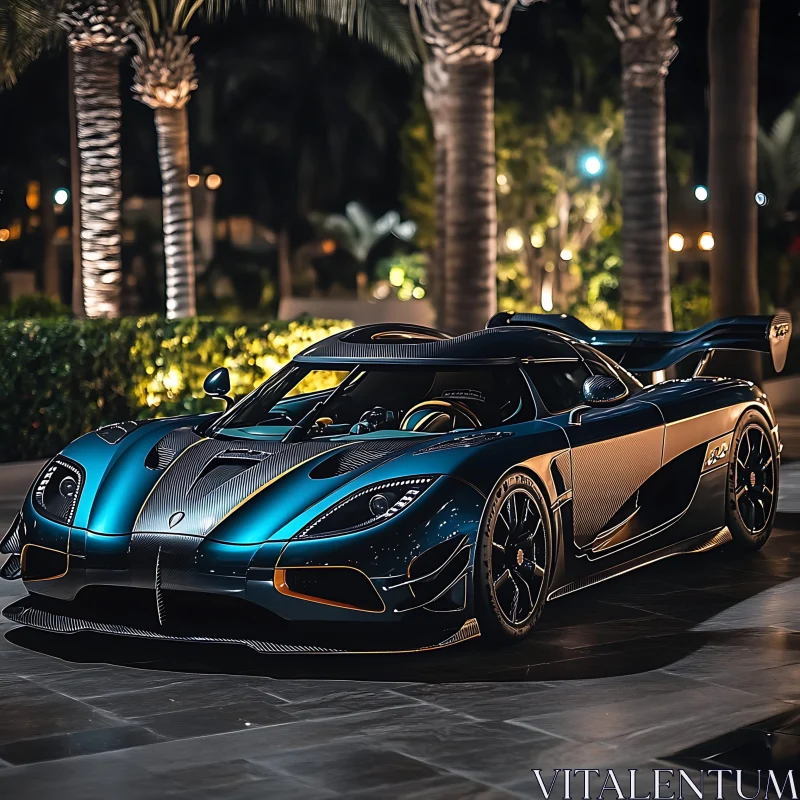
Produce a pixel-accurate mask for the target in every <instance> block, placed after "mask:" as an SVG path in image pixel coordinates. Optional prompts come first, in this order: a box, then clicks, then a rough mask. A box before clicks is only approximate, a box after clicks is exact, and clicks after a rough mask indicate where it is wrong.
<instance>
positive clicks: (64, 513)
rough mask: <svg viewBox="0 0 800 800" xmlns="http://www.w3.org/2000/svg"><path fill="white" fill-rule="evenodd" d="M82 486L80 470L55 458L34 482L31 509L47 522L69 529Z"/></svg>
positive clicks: (72, 464)
mask: <svg viewBox="0 0 800 800" xmlns="http://www.w3.org/2000/svg"><path fill="white" fill-rule="evenodd" d="M83 482H84V476H83V469H82V468H81V467H79V466H78V465H77V464H75V463H74V462H72V461H69V460H67V459H66V458H64V457H63V456H56V457H55V458H54V459H53V460H52V461H51V462H50V463H49V464H48V465H47V467H46V468H45V470H44V472H43V473H42V474H41V475H40V476H39V477H38V478H37V480H36V483H35V485H34V487H33V492H32V493H31V497H32V500H33V507H34V508H35V509H36V510H37V511H39V512H40V513H42V514H43V515H44V516H46V517H50V519H54V520H56V521H57V522H63V523H64V524H65V525H72V522H73V520H74V519H75V509H77V507H78V498H79V497H80V494H81V489H82V488H83Z"/></svg>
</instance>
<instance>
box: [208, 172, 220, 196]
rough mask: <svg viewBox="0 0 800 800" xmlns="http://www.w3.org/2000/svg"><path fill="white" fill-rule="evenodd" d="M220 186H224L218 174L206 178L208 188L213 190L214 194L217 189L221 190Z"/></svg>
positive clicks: (214, 173)
mask: <svg viewBox="0 0 800 800" xmlns="http://www.w3.org/2000/svg"><path fill="white" fill-rule="evenodd" d="M220 186H222V178H220V176H219V175H217V173H216V172H212V173H211V174H210V175H209V176H208V177H207V178H206V187H207V188H209V189H211V191H212V192H214V191H216V190H217V189H219V187H220Z"/></svg>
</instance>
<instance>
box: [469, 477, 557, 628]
mask: <svg viewBox="0 0 800 800" xmlns="http://www.w3.org/2000/svg"><path fill="white" fill-rule="evenodd" d="M489 502H490V505H489V509H488V512H487V513H486V514H485V515H484V521H483V526H482V530H481V538H480V545H479V552H478V555H479V557H480V560H479V563H478V568H477V570H476V574H475V579H476V580H475V595H476V613H477V616H478V621H479V623H480V625H481V631H482V632H483V634H484V635H486V636H488V637H489V638H490V639H494V640H495V641H506V642H511V641H516V640H519V639H521V638H522V637H524V636H525V635H527V634H528V633H529V632H530V631H531V630H532V629H533V627H534V625H535V624H536V621H537V620H538V619H539V617H540V615H541V613H542V609H543V608H544V603H545V597H546V594H547V586H548V584H549V579H550V574H551V566H552V557H553V556H552V552H553V548H552V531H551V526H550V516H549V514H548V512H547V504H546V501H545V498H544V496H543V495H542V492H541V491H540V489H539V487H538V486H537V485H536V483H535V482H534V480H533V479H532V478H531V477H530V476H529V475H527V474H526V473H523V472H515V473H512V474H511V475H509V476H508V477H507V478H506V479H505V480H503V482H502V483H501V484H500V486H498V487H497V488H496V489H495V490H494V493H493V494H492V497H491V498H490V501H489Z"/></svg>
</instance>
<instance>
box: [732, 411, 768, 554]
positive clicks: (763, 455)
mask: <svg viewBox="0 0 800 800" xmlns="http://www.w3.org/2000/svg"><path fill="white" fill-rule="evenodd" d="M731 449H732V451H733V455H732V457H731V462H730V466H729V467H728V483H727V492H726V522H727V525H728V529H729V530H730V532H731V536H732V537H733V541H734V544H735V545H736V547H737V549H739V550H742V551H749V552H752V551H754V550H759V549H760V548H761V547H763V546H764V545H765V544H766V542H767V539H769V535H770V533H772V525H773V523H774V521H775V509H776V506H777V502H778V478H779V471H778V454H777V449H776V446H775V442H774V440H773V438H772V434H771V433H770V430H769V428H768V427H767V424H766V422H765V421H764V417H762V416H761V414H759V413H758V412H757V411H748V412H747V413H746V414H744V415H743V416H742V418H741V419H740V420H739V424H738V425H737V426H736V432H735V433H734V436H733V442H732V447H731Z"/></svg>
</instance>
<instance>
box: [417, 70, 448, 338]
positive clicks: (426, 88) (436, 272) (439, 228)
mask: <svg viewBox="0 0 800 800" xmlns="http://www.w3.org/2000/svg"><path fill="white" fill-rule="evenodd" d="M422 75H423V90H422V96H423V99H424V101H425V108H427V109H428V114H429V116H430V118H431V124H432V128H433V142H434V152H433V187H434V208H435V218H436V223H435V224H436V244H435V245H434V248H433V252H432V254H431V259H430V263H429V265H428V280H429V282H430V287H431V295H432V297H433V302H434V305H435V310H436V317H437V320H439V319H443V317H444V297H443V295H444V264H445V237H446V225H445V219H446V210H445V209H446V199H447V194H446V192H447V142H448V124H449V119H448V115H447V107H448V80H447V67H446V66H445V64H444V62H442V61H440V60H437V59H433V58H428V59H427V60H426V61H425V64H424V65H423V68H422ZM440 324H441V323H440Z"/></svg>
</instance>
